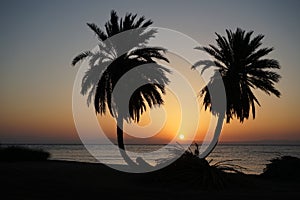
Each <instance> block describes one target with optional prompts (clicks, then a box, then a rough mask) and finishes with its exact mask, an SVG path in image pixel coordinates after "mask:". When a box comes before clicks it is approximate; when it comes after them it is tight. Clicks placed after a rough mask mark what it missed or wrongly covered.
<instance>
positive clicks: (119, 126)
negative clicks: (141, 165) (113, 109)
mask: <svg viewBox="0 0 300 200" xmlns="http://www.w3.org/2000/svg"><path fill="white" fill-rule="evenodd" d="M117 138H118V147H119V151H120V153H121V155H122V157H123V159H124V161H125V162H126V163H127V164H128V165H129V166H130V167H136V166H137V164H136V163H135V162H134V161H133V160H131V158H130V157H129V156H128V155H127V153H126V151H125V145H124V139H123V117H118V118H117Z"/></svg>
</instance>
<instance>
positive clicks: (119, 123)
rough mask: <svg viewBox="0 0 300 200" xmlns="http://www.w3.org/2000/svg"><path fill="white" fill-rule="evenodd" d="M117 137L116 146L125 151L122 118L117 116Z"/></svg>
mask: <svg viewBox="0 0 300 200" xmlns="http://www.w3.org/2000/svg"><path fill="white" fill-rule="evenodd" d="M117 138H118V147H119V149H122V150H124V151H125V146H124V139H123V118H122V117H118V119H117Z"/></svg>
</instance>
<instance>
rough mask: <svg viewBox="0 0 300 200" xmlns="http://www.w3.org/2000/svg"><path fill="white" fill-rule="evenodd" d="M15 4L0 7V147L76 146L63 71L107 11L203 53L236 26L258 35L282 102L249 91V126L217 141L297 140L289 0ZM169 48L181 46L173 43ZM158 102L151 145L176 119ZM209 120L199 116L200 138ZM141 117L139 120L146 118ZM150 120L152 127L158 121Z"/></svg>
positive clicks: (293, 13)
mask: <svg viewBox="0 0 300 200" xmlns="http://www.w3.org/2000/svg"><path fill="white" fill-rule="evenodd" d="M18 5H19V6H17V7H16V6H15V4H14V3H13V2H10V1H6V2H3V5H2V7H1V8H5V9H2V10H1V12H0V22H1V37H0V43H1V45H0V55H1V59H0V94H1V96H0V102H1V103H0V111H1V115H0V143H80V139H79V136H78V133H77V131H76V128H75V125H74V120H73V115H72V89H73V84H74V81H75V77H76V74H77V71H78V66H77V67H71V60H72V58H74V56H75V55H77V54H78V53H79V52H81V51H83V50H88V49H92V48H94V47H95V45H96V44H97V40H96V38H95V37H94V34H93V33H92V32H91V31H90V30H89V29H88V28H87V26H86V23H87V22H94V23H96V24H99V26H101V27H103V25H104V22H105V21H106V20H107V19H108V17H109V13H110V10H111V9H112V8H114V9H116V10H117V11H118V13H119V15H120V16H123V15H125V13H126V12H133V13H138V15H145V17H146V18H149V19H152V20H153V21H154V26H157V27H164V28H170V29H173V30H176V31H179V32H182V33H184V34H187V35H189V36H190V37H192V38H193V39H194V40H196V41H197V42H199V43H200V44H203V45H205V46H206V45H208V44H215V35H214V33H215V32H218V33H220V34H221V35H224V34H225V29H232V30H235V29H236V28H237V27H241V28H243V29H245V30H247V31H248V30H253V31H254V35H258V34H264V35H265V38H264V39H263V47H274V48H275V50H274V51H272V52H271V53H270V55H269V56H270V57H271V58H275V59H277V60H278V61H279V62H280V64H281V66H282V69H280V70H279V71H278V73H279V74H280V75H282V79H281V80H280V82H279V83H278V84H277V85H276V87H277V88H278V89H279V90H280V91H281V93H282V97H281V98H276V97H274V96H268V95H265V94H263V93H261V92H259V91H256V92H255V93H256V94H257V97H258V99H259V100H260V103H261V105H262V107H257V112H256V113H257V114H256V115H257V116H256V119H255V120H253V119H252V118H250V119H249V120H247V121H245V122H244V123H243V124H240V123H239V122H238V121H237V120H233V121H232V122H231V123H230V124H224V127H223V130H222V133H221V137H220V139H221V141H223V142H226V141H234V142H241V141H257V140H276V141H278V142H280V141H290V142H293V141H300V112H299V102H300V92H299V85H300V79H299V74H300V68H299V52H300V45H299V35H300V26H299V20H298V19H299V18H300V12H298V10H297V9H298V8H299V2H297V1H289V2H288V3H287V2H285V1H282V2H281V1H263V2H262V1H254V2H253V1H251V2H250V1H249V2H248V1H243V2H236V1H235V2H234V5H235V7H232V6H228V5H231V4H230V3H228V2H227V1H226V2H206V3H205V4H204V3H202V2H201V1H199V2H197V1H193V2H190V3H186V2H185V1H182V2H180V1H176V2H173V1H172V3H168V2H160V3H159V4H153V3H152V2H151V1H149V2H146V1H145V2H144V1H143V2H140V1H136V2H134V3H123V4H122V3H120V2H119V1H113V0H112V1H109V2H108V3H106V4H103V3H102V2H100V1H95V2H93V3H79V2H74V3H72V4H69V3H68V2H51V3H50V2H49V6H50V7H51V8H52V9H49V7H48V6H45V3H44V2H43V3H42V2H34V3H32V2H25V1H24V2H21V1H20V2H18ZM53 10H55V12H53ZM253 10H255V15H253ZM212 11H213V12H212ZM228 13H230V14H228ZM61 19H63V20H61ZM177 45H179V46H180V45H182V44H180V43H179V41H178V44H177ZM184 62H185V61H184V60H180V59H177V60H175V61H173V63H172V64H174V66H176V67H178V68H179V67H180V66H181V67H182V66H184V65H185V64H184ZM186 69H187V70H186V73H188V74H189V75H187V76H188V77H189V78H188V79H189V81H191V82H192V85H193V87H194V89H195V90H199V89H200V88H201V80H200V79H198V78H192V77H193V76H196V73H194V72H193V71H190V70H189V67H186ZM183 73H184V72H183ZM78 92H79V91H78ZM165 100H166V105H165V107H163V108H164V109H166V110H168V121H167V124H166V126H165V127H164V129H163V130H161V131H160V133H159V135H158V136H157V138H159V139H158V140H162V139H166V140H169V139H170V138H171V137H173V136H174V135H175V133H176V129H177V126H178V124H177V121H178V117H179V116H180V112H179V111H178V105H177V102H176V101H175V99H174V98H172V96H171V95H170V96H168V97H166V99H165ZM167 102H168V103H167ZM199 106H200V107H201V105H200V104H199ZM170 113H172V114H170ZM209 115H210V114H209V113H208V112H206V113H204V111H203V110H201V112H200V116H201V117H200V123H201V126H200V128H199V130H198V133H199V138H200V139H201V137H203V133H204V132H205V129H206V128H205V127H206V126H207V124H208V123H209V120H208V119H209ZM144 117H145V119H146V121H147V116H144ZM155 119H156V120H158V121H160V118H159V116H158V117H156V118H155ZM103 123H104V122H103ZM143 123H144V125H145V124H147V123H146V122H143ZM172 123H173V124H172ZM174 124H175V125H174ZM106 126H107V127H108V128H107V130H108V134H111V136H112V137H114V133H115V126H114V125H111V123H107V124H106ZM184 126H185V129H184V130H183V131H182V132H180V134H189V130H188V128H189V124H188V123H186V124H185V125H184ZM125 142H130V141H128V140H127V141H125ZM299 143H300V142H299Z"/></svg>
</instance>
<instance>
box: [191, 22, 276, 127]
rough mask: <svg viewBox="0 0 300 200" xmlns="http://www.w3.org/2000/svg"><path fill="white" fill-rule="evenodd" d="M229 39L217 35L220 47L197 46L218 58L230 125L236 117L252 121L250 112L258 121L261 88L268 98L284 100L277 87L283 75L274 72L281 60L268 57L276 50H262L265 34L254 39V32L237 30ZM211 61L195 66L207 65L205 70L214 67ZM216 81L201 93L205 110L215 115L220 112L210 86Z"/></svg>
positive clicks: (229, 35)
mask: <svg viewBox="0 0 300 200" xmlns="http://www.w3.org/2000/svg"><path fill="white" fill-rule="evenodd" d="M226 34H227V38H226V37H225V36H221V35H219V34H218V33H216V36H217V39H216V42H217V45H218V46H214V45H209V46H208V47H197V48H196V49H199V50H205V51H206V52H207V53H208V54H210V55H211V56H212V57H213V58H214V67H216V70H217V71H218V72H219V73H220V75H221V77H222V79H223V82H224V87H225V92H226V101H227V107H226V122H227V123H230V120H232V119H233V118H234V117H236V118H237V119H239V121H240V122H241V123H243V122H244V120H245V119H248V118H249V115H250V109H251V111H252V116H253V119H254V118H255V104H257V105H259V106H260V103H259V101H258V99H257V98H256V96H255V95H254V93H253V90H254V89H259V90H261V91H263V92H265V93H266V94H268V95H271V94H273V95H275V96H276V97H280V92H279V91H278V90H277V89H276V88H275V87H274V84H275V83H277V82H278V81H279V79H280V75H279V74H277V73H276V72H274V71H272V70H273V69H279V68H280V65H279V63H278V61H277V60H274V59H268V58H264V56H266V55H268V54H269V53H270V52H271V51H273V48H259V47H260V46H261V45H262V42H261V41H262V39H263V38H264V35H261V34H260V35H258V36H255V37H254V38H252V37H251V36H252V34H253V31H249V32H245V31H244V30H242V29H240V28H237V29H236V31H235V32H232V31H231V30H226ZM207 63H209V62H205V61H199V62H197V63H196V64H195V65H194V67H198V66H200V65H203V64H204V65H205V66H204V68H203V70H205V69H207V68H209V67H211V65H210V64H207ZM213 82H214V81H213V78H212V80H211V81H210V82H209V83H208V84H207V85H206V86H205V87H204V88H203V89H202V90H201V91H200V96H201V97H202V98H203V105H204V107H205V110H206V109H207V108H209V109H210V110H211V111H212V112H213V113H214V112H218V111H216V110H214V108H212V106H211V103H212V102H211V97H210V93H209V90H208V88H209V86H211V85H212V84H213Z"/></svg>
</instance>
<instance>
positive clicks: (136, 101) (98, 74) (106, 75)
mask: <svg viewBox="0 0 300 200" xmlns="http://www.w3.org/2000/svg"><path fill="white" fill-rule="evenodd" d="M152 23H153V22H152V21H151V20H147V21H146V20H145V17H144V16H142V17H140V18H138V19H137V15H136V14H135V15H133V14H131V13H130V14H126V16H125V17H124V18H120V19H119V17H118V15H117V13H116V12H115V11H114V10H113V11H112V12H111V17H110V20H109V21H108V22H106V24H105V30H102V29H100V28H99V27H98V26H97V25H95V24H93V23H88V24H87V25H88V26H89V28H90V29H91V30H92V31H93V32H94V33H95V34H96V36H97V37H98V41H99V43H98V51H96V52H95V51H84V52H82V53H80V54H79V55H77V56H76V57H75V58H74V59H73V61H72V65H73V66H74V65H76V63H78V62H79V61H82V60H85V59H87V58H88V59H89V60H88V61H89V69H88V70H87V71H86V73H85V75H84V77H83V79H82V87H81V94H82V95H86V94H87V95H88V98H87V104H88V105H90V104H91V103H92V100H94V108H95V111H96V113H98V114H100V115H104V114H106V113H107V110H108V111H109V112H110V114H111V115H112V116H113V117H114V118H116V121H117V141H118V147H119V149H120V151H121V150H122V151H121V153H122V152H123V153H124V151H123V150H125V145H124V141H123V140H124V139H123V135H124V134H123V121H124V120H126V121H127V122H132V121H134V122H139V120H140V116H141V115H142V113H143V112H144V111H145V110H146V108H147V106H148V107H149V108H153V107H156V106H160V105H162V104H163V103H164V101H163V98H162V95H163V94H165V86H166V84H168V82H169V79H168V78H167V76H166V73H169V72H170V70H168V69H167V68H165V67H163V66H162V65H160V64H158V63H157V61H158V60H162V61H166V62H169V61H168V59H167V58H166V57H165V56H164V55H163V53H165V49H163V48H160V47H148V46H147V44H148V42H149V40H150V39H151V38H152V37H154V35H155V33H156V32H157V31H156V29H153V28H152V29H149V26H150V25H151V24H152ZM123 33H124V34H123ZM118 34H119V35H120V34H122V35H121V37H118ZM141 65H147V70H139V69H138V68H137V67H138V66H141ZM134 70H135V71H134ZM129 71H134V73H135V76H134V79H135V80H128V82H127V83H126V84H124V85H122V89H121V94H120V93H119V94H116V93H114V92H113V90H114V88H115V86H116V85H117V83H118V81H119V80H120V79H121V77H122V76H124V75H125V74H126V73H127V72H129ZM130 81H136V82H138V81H140V82H146V84H144V85H141V86H140V87H138V88H137V89H136V90H135V91H134V92H133V93H132V95H131V97H130V99H129V102H128V103H125V104H124V103H122V101H123V98H122V97H123V94H126V93H127V92H130V91H128V88H130V84H131V82H130Z"/></svg>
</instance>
